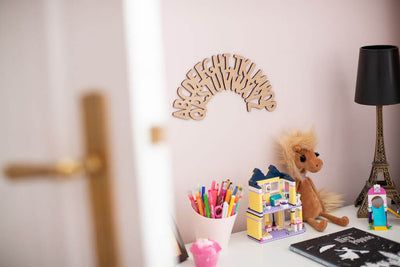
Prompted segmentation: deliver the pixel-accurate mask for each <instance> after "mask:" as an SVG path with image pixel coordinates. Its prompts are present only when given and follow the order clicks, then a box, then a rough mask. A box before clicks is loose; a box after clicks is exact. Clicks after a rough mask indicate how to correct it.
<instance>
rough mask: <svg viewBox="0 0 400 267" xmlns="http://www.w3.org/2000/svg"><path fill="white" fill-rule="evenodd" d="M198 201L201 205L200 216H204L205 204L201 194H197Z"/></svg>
mask: <svg viewBox="0 0 400 267" xmlns="http://www.w3.org/2000/svg"><path fill="white" fill-rule="evenodd" d="M196 200H197V204H198V205H199V212H200V215H201V216H204V210H203V202H202V201H201V197H200V194H199V193H196Z"/></svg>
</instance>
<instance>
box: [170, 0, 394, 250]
mask: <svg viewBox="0 0 400 267" xmlns="http://www.w3.org/2000/svg"><path fill="white" fill-rule="evenodd" d="M399 11H400V2H398V1H364V0H357V1H337V0H329V1H311V0H309V1H236V2H233V1H227V0H223V1H211V0H210V1H188V0H175V1H164V2H163V7H162V15H163V27H164V28H163V31H164V33H163V34H164V43H165V55H166V72H167V89H168V101H169V106H170V112H171V113H172V112H173V111H175V109H174V108H172V103H173V101H174V100H175V99H176V98H177V93H176V89H177V88H178V86H179V85H180V83H181V82H182V81H183V80H184V78H185V74H186V73H187V71H188V70H190V69H191V68H193V66H194V65H195V64H196V63H197V62H199V61H201V60H203V59H204V58H207V57H210V56H211V55H215V54H221V53H233V54H239V55H242V56H244V57H246V58H249V59H251V60H252V61H253V62H254V63H256V64H257V67H258V68H261V69H262V70H263V72H264V74H266V75H267V76H268V78H269V80H270V82H271V84H272V87H273V91H274V92H275V94H276V96H275V99H276V101H277V104H278V106H277V108H276V110H275V111H273V112H268V111H266V110H252V111H251V112H250V113H248V112H247V111H246V108H245V103H244V101H243V99H242V98H241V97H240V96H239V95H236V94H235V93H233V92H223V93H218V94H217V95H216V96H214V97H213V99H212V100H211V101H210V102H209V103H208V105H207V108H208V111H207V115H206V118H205V119H204V120H202V121H184V120H181V119H177V118H173V117H172V116H171V118H170V121H169V131H170V132H169V137H170V142H171V147H172V160H173V166H172V170H173V173H172V175H173V177H174V181H173V183H174V188H175V190H176V192H175V212H176V220H177V224H178V227H179V230H180V232H181V234H182V236H183V239H184V241H185V242H189V241H193V239H194V234H193V232H192V229H191V227H190V220H189V219H188V216H187V214H188V213H190V212H191V207H190V205H189V202H188V199H187V196H186V191H187V190H188V189H191V188H193V186H195V185H197V184H207V185H209V184H210V183H211V181H212V180H213V179H217V180H218V181H221V180H222V179H227V178H230V179H231V180H232V181H233V182H234V183H235V184H240V185H243V186H245V188H247V181H248V179H249V178H250V174H251V171H252V170H253V168H255V167H258V168H261V169H262V170H264V171H265V170H266V168H267V166H268V165H269V164H270V163H275V162H276V151H275V150H274V140H275V139H276V137H278V136H279V134H280V133H281V132H282V131H284V130H287V129H290V128H292V127H296V128H308V127H310V126H312V125H314V126H315V129H316V132H317V134H318V136H319V141H320V142H319V145H318V147H317V151H318V152H320V154H321V158H322V159H323V160H324V163H325V165H324V167H323V169H322V170H321V171H320V172H319V173H316V174H311V175H310V177H311V178H312V179H313V180H314V182H315V184H316V186H317V188H323V187H324V188H326V189H328V190H330V191H334V192H338V193H342V194H344V196H345V200H346V204H351V203H352V202H353V201H354V200H355V198H356V197H357V195H358V193H359V192H360V190H361V189H362V187H363V185H364V183H365V180H366V179H367V178H368V176H369V172H370V168H371V165H370V164H371V161H372V160H373V153H374V146H375V108H374V107H369V106H361V105H358V104H356V103H354V101H353V99H354V87H355V79H356V71H357V61H358V50H359V47H361V46H363V45H369V44H394V45H399V44H400V35H399V31H398V26H399V22H400V21H399V19H397V18H396V16H397V14H398V12H399ZM399 113H400V105H395V106H389V107H385V108H384V123H385V124H384V126H385V128H384V130H385V143H386V153H387V157H388V160H389V163H390V164H391V174H392V177H393V179H394V180H395V183H397V187H399V185H400V180H399V175H400V167H399V166H398V164H396V163H398V162H400V152H399V149H398V148H399V138H398V136H399V135H400V128H399V127H398V123H397V120H398V115H399ZM247 196H248V194H247V190H246V192H245V197H244V201H243V202H242V204H241V207H240V214H239V216H238V219H237V222H236V225H235V227H234V231H242V230H245V228H246V220H245V209H246V208H247V206H248V201H247Z"/></svg>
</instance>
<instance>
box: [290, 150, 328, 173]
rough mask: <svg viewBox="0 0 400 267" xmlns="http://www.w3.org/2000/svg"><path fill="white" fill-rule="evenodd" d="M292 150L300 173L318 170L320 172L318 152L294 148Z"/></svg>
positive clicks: (320, 164) (320, 165)
mask: <svg viewBox="0 0 400 267" xmlns="http://www.w3.org/2000/svg"><path fill="white" fill-rule="evenodd" d="M293 150H294V152H295V153H296V157H295V163H296V166H297V168H299V169H300V170H301V171H302V172H306V171H310V172H318V171H319V170H321V168H322V165H323V162H322V160H321V159H320V158H318V156H319V154H318V152H315V151H312V150H306V149H301V148H299V147H294V148H293Z"/></svg>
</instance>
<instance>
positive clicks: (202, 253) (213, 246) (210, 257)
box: [190, 238, 221, 267]
mask: <svg viewBox="0 0 400 267" xmlns="http://www.w3.org/2000/svg"><path fill="white" fill-rule="evenodd" d="M220 250H221V247H220V246H219V244H218V243H217V242H215V241H214V240H212V239H207V238H206V239H198V240H197V241H196V242H194V243H193V245H192V246H191V247H190V252H192V254H193V258H194V263H195V264H196V266H197V267H214V266H215V265H217V261H218V254H219V252H220Z"/></svg>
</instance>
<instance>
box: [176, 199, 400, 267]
mask: <svg viewBox="0 0 400 267" xmlns="http://www.w3.org/2000/svg"><path fill="white" fill-rule="evenodd" d="M357 210H358V208H355V207H354V206H353V205H351V206H346V207H343V208H341V209H339V210H337V211H336V212H333V213H332V214H333V215H336V216H347V217H348V218H349V220H350V223H349V225H348V226H346V227H341V226H338V225H335V224H333V223H329V221H328V226H327V227H326V229H325V231H324V232H322V233H321V232H317V231H315V230H314V229H313V228H312V227H311V226H310V225H308V224H307V223H305V226H306V228H307V231H306V232H305V233H304V234H300V235H295V236H292V237H288V238H284V239H280V240H277V241H273V242H269V243H264V244H260V243H258V242H256V241H253V240H250V238H248V237H247V233H246V231H243V232H238V233H234V234H232V235H231V238H230V240H229V245H228V249H227V250H226V251H224V250H221V253H220V255H219V259H218V264H217V266H229V267H232V266H247V267H253V266H267V265H268V266H279V265H280V266H320V265H319V264H318V263H317V262H315V261H312V260H310V259H308V258H306V257H304V256H301V255H299V254H297V253H295V252H293V251H291V250H290V249H289V245H290V244H293V243H297V242H299V241H303V240H307V239H310V238H314V237H318V236H321V235H325V234H330V233H334V232H338V231H341V230H344V229H347V228H350V227H356V228H359V229H361V230H364V231H371V232H372V233H373V234H375V235H379V236H382V237H385V238H387V239H391V240H394V241H397V242H400V218H397V217H396V216H394V215H393V214H391V213H389V212H388V222H389V224H390V225H392V228H391V229H390V230H388V231H373V230H369V228H368V219H367V218H357ZM191 245H192V244H186V245H185V247H186V249H187V251H188V254H189V258H188V259H187V260H186V261H185V262H182V263H181V264H179V265H178V266H179V267H184V266H195V264H194V261H193V258H192V255H191V253H190V246H191ZM278 264H279V265H278Z"/></svg>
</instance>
